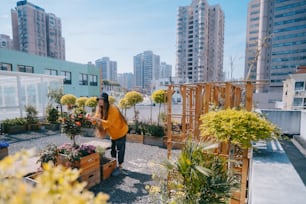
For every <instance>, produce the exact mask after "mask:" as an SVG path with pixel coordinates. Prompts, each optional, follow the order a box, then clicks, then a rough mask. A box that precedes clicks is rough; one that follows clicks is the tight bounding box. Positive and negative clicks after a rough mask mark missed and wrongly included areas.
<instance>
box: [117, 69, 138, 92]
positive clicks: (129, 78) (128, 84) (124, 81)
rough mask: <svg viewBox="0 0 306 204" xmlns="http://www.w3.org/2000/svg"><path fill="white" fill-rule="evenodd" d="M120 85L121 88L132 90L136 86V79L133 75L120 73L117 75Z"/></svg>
mask: <svg viewBox="0 0 306 204" xmlns="http://www.w3.org/2000/svg"><path fill="white" fill-rule="evenodd" d="M117 78H118V83H119V84H120V85H121V87H123V88H126V89H128V90H132V89H133V88H134V86H135V79H134V74H133V73H118V75H117Z"/></svg>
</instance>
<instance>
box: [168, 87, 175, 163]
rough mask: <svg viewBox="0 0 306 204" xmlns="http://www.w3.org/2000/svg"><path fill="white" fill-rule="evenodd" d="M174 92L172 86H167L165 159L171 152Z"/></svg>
mask: <svg viewBox="0 0 306 204" xmlns="http://www.w3.org/2000/svg"><path fill="white" fill-rule="evenodd" d="M173 92H174V87H173V85H169V87H168V91H167V99H168V100H167V104H168V105H167V152H168V154H167V157H168V159H170V157H171V150H172V124H171V116H172V107H171V106H172V100H171V99H172V95H173Z"/></svg>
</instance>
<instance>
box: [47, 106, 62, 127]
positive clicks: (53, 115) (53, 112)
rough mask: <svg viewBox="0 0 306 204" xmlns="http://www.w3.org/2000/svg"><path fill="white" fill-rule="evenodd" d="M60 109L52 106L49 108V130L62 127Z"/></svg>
mask: <svg viewBox="0 0 306 204" xmlns="http://www.w3.org/2000/svg"><path fill="white" fill-rule="evenodd" d="M58 120H59V111H58V110H57V109H56V108H54V107H52V106H51V107H50V108H48V109H47V121H48V122H49V124H48V125H47V129H49V130H53V131H56V130H59V129H60V123H59V121H58Z"/></svg>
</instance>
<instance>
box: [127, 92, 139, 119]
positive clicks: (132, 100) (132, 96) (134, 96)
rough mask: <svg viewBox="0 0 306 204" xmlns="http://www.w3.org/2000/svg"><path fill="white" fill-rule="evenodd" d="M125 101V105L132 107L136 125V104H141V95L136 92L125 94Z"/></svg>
mask: <svg viewBox="0 0 306 204" xmlns="http://www.w3.org/2000/svg"><path fill="white" fill-rule="evenodd" d="M124 98H125V100H126V101H127V105H129V106H133V107H134V121H135V123H137V122H138V121H137V111H136V104H137V103H141V102H142V101H143V96H142V95H141V93H139V92H137V91H130V92H128V93H126V94H125V97H124Z"/></svg>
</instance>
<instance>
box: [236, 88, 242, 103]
mask: <svg viewBox="0 0 306 204" xmlns="http://www.w3.org/2000/svg"><path fill="white" fill-rule="evenodd" d="M240 103H241V88H240V87H238V86H236V87H235V107H238V106H240Z"/></svg>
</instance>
